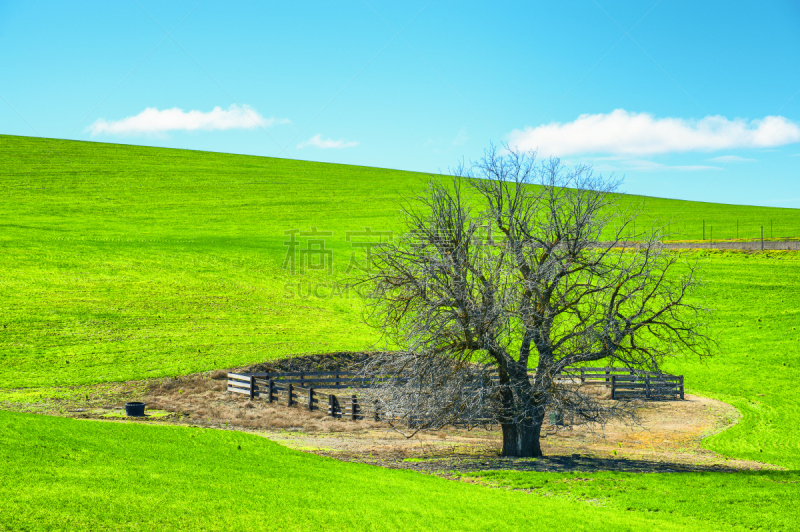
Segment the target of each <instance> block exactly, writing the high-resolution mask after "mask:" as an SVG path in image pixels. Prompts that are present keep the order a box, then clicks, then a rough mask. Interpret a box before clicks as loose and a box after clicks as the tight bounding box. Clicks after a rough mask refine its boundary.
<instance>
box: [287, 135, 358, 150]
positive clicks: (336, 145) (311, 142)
mask: <svg viewBox="0 0 800 532" xmlns="http://www.w3.org/2000/svg"><path fill="white" fill-rule="evenodd" d="M306 146H312V147H314V148H321V149H323V150H327V149H342V148H353V147H355V146H358V141H356V140H344V139H339V140H333V139H323V138H322V135H320V134H316V135H314V136H313V137H311V138H310V139H308V140H306V141H305V142H301V143H300V144H298V145H297V147H298V148H305V147H306Z"/></svg>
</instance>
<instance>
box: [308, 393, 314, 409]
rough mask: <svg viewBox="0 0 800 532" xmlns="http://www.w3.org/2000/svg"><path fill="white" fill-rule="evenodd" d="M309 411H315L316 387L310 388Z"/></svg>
mask: <svg viewBox="0 0 800 532" xmlns="http://www.w3.org/2000/svg"><path fill="white" fill-rule="evenodd" d="M308 411H309V412H313V411H314V388H309V389H308Z"/></svg>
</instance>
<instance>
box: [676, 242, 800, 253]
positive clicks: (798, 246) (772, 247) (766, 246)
mask: <svg viewBox="0 0 800 532" xmlns="http://www.w3.org/2000/svg"><path fill="white" fill-rule="evenodd" d="M664 247H665V248H667V249H739V250H748V251H781V250H785V251H798V250H800V241H797V240H787V241H778V240H764V241H759V240H756V241H749V242H717V241H714V240H708V241H705V242H664Z"/></svg>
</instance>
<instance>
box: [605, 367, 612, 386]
mask: <svg viewBox="0 0 800 532" xmlns="http://www.w3.org/2000/svg"><path fill="white" fill-rule="evenodd" d="M610 374H611V368H606V385H608V376H609V375H610Z"/></svg>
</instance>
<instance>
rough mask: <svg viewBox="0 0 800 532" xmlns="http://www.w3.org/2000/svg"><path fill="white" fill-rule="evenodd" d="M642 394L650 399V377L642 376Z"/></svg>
mask: <svg viewBox="0 0 800 532" xmlns="http://www.w3.org/2000/svg"><path fill="white" fill-rule="evenodd" d="M644 396H645V398H646V399H650V377H645V378H644Z"/></svg>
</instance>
